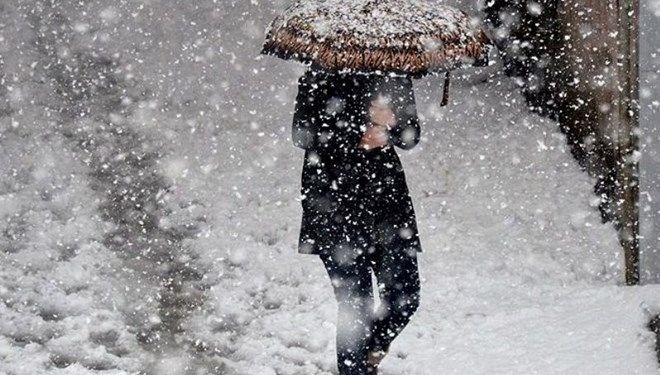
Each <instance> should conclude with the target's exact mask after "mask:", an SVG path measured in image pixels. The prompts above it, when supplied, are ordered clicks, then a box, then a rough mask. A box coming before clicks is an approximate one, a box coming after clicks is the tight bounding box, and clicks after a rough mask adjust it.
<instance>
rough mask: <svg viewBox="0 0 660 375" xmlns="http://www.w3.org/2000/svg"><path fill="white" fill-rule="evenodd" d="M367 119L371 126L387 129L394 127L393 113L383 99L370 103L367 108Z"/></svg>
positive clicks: (386, 101) (394, 118)
mask: <svg viewBox="0 0 660 375" xmlns="http://www.w3.org/2000/svg"><path fill="white" fill-rule="evenodd" d="M369 119H370V120H371V122H372V123H373V124H376V125H381V126H385V127H387V128H388V129H391V128H392V127H393V126H394V125H396V117H395V116H394V112H393V111H392V108H391V107H390V104H389V102H388V100H386V99H385V98H377V99H375V100H373V101H372V102H371V105H370V106H369Z"/></svg>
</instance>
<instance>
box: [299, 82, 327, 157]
mask: <svg viewBox="0 0 660 375" xmlns="http://www.w3.org/2000/svg"><path fill="white" fill-rule="evenodd" d="M325 105H326V88H325V85H321V84H320V77H319V76H318V74H317V73H316V72H313V71H312V70H308V71H307V72H305V74H303V75H302V76H301V77H300V79H299V80H298V95H297V96H296V105H295V110H294V114H293V123H292V127H291V139H292V140H293V144H294V145H295V146H297V147H300V148H302V149H305V150H309V149H314V148H316V147H318V146H319V143H320V141H321V140H322V139H321V138H322V137H323V134H322V133H321V122H322V121H323V116H322V114H323V109H324V107H325Z"/></svg>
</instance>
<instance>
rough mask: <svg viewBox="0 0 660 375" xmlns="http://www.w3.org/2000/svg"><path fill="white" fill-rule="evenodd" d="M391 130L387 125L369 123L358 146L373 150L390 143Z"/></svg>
mask: <svg viewBox="0 0 660 375" xmlns="http://www.w3.org/2000/svg"><path fill="white" fill-rule="evenodd" d="M389 139H390V136H389V132H388V130H387V127H386V126H383V125H376V124H369V126H368V127H367V130H366V131H365V132H364V134H363V135H362V138H361V139H360V144H359V146H358V147H360V148H363V149H365V150H371V149H373V148H377V147H383V146H385V145H387V144H388V143H389Z"/></svg>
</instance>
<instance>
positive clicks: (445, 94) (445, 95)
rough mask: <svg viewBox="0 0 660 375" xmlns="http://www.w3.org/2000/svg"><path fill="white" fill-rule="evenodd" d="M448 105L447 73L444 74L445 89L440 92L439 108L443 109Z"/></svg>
mask: <svg viewBox="0 0 660 375" xmlns="http://www.w3.org/2000/svg"><path fill="white" fill-rule="evenodd" d="M447 103H449V72H448V71H447V72H446V73H445V87H444V89H443V90H442V101H441V102H440V107H444V106H446V105H447Z"/></svg>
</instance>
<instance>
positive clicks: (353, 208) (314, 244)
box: [292, 70, 421, 254]
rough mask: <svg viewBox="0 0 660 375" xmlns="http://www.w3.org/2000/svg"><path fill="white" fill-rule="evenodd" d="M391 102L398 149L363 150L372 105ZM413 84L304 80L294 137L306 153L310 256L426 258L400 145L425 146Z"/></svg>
mask: <svg viewBox="0 0 660 375" xmlns="http://www.w3.org/2000/svg"><path fill="white" fill-rule="evenodd" d="M379 95H382V96H385V97H387V98H388V99H390V103H391V106H392V109H393V112H394V114H395V116H396V126H395V127H393V128H392V129H391V130H390V144H389V145H388V146H385V147H382V148H377V149H374V150H364V149H361V148H358V143H359V141H360V139H361V137H362V134H363V133H364V131H365V130H366V125H367V124H368V123H369V114H368V108H369V104H370V102H371V100H372V99H374V98H375V97H377V96H379ZM419 135H420V129H419V121H418V118H417V110H416V105H415V98H414V94H413V87H412V81H411V79H410V78H407V77H387V76H376V75H361V74H331V73H325V72H321V71H316V70H308V71H307V72H306V73H305V74H304V75H303V76H302V77H301V78H300V80H299V86H298V95H297V98H296V108H295V113H294V118H293V126H292V138H293V142H294V144H295V145H296V146H298V147H300V148H303V149H305V151H306V152H305V161H304V165H303V172H302V187H301V194H302V207H303V217H302V225H301V231H300V238H299V247H298V251H299V252H300V253H304V254H319V253H322V252H333V251H339V250H340V249H344V250H346V249H348V250H355V249H361V250H369V249H373V248H374V246H396V247H400V248H403V249H405V250H407V251H421V246H420V242H419V236H418V231H417V224H416V221H415V212H414V209H413V205H412V200H411V198H410V195H409V192H408V187H407V185H406V179H405V174H404V172H403V167H402V165H401V162H400V161H399V157H398V155H397V153H396V151H395V150H394V147H393V146H392V145H396V146H397V147H400V148H402V149H410V148H412V147H414V146H415V145H416V144H417V143H418V142H419Z"/></svg>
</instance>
